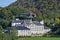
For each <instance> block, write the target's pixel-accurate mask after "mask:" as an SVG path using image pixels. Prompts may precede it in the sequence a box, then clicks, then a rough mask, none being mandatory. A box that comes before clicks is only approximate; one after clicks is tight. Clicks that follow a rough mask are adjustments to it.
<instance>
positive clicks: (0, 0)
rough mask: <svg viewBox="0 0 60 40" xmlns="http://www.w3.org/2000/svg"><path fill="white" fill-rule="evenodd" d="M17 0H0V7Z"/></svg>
mask: <svg viewBox="0 0 60 40" xmlns="http://www.w3.org/2000/svg"><path fill="white" fill-rule="evenodd" d="M15 1H17V0H0V7H6V6H8V5H9V4H11V3H13V2H15Z"/></svg>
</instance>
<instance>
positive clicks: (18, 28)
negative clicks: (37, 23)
mask: <svg viewBox="0 0 60 40" xmlns="http://www.w3.org/2000/svg"><path fill="white" fill-rule="evenodd" d="M16 29H17V30H30V29H29V28H27V27H25V26H16Z"/></svg>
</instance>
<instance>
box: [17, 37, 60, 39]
mask: <svg viewBox="0 0 60 40" xmlns="http://www.w3.org/2000/svg"><path fill="white" fill-rule="evenodd" d="M18 40H60V37H30V38H27V37H25V38H19V39H18Z"/></svg>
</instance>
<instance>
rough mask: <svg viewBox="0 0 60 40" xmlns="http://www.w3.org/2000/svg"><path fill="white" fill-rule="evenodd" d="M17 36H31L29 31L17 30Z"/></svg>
mask: <svg viewBox="0 0 60 40" xmlns="http://www.w3.org/2000/svg"><path fill="white" fill-rule="evenodd" d="M18 36H31V31H30V30H18Z"/></svg>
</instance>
